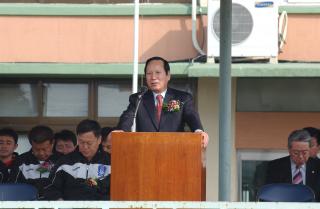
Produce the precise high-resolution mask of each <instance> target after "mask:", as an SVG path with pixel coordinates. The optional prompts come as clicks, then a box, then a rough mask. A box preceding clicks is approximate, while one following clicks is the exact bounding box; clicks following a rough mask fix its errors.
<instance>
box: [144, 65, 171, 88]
mask: <svg viewBox="0 0 320 209" xmlns="http://www.w3.org/2000/svg"><path fill="white" fill-rule="evenodd" d="M169 80H170V72H168V75H167V74H166V71H165V69H164V66H163V62H162V61H161V60H153V61H151V62H149V64H148V66H147V69H146V81H147V86H148V88H149V89H150V90H151V91H153V92H155V93H162V92H163V91H165V90H166V89H167V87H168V82H169Z"/></svg>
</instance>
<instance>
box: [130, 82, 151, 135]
mask: <svg viewBox="0 0 320 209" xmlns="http://www.w3.org/2000/svg"><path fill="white" fill-rule="evenodd" d="M147 91H148V88H147V87H145V86H142V87H141V89H140V92H141V93H140V94H139V95H138V100H137V106H136V110H135V111H134V115H133V123H132V126H131V132H136V131H137V127H136V118H137V113H138V109H139V106H140V103H141V100H142V96H143V95H144V94H145V93H146V92H147Z"/></svg>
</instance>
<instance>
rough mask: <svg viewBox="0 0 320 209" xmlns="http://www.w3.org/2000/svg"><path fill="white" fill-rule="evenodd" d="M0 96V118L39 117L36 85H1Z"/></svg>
mask: <svg viewBox="0 0 320 209" xmlns="http://www.w3.org/2000/svg"><path fill="white" fill-rule="evenodd" d="M0 95H1V102H0V117H33V116H37V115H38V113H37V108H38V107H37V92H36V85H35V84H31V83H20V84H0ZM17 110H19V111H17Z"/></svg>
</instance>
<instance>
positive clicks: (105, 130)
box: [101, 127, 115, 141]
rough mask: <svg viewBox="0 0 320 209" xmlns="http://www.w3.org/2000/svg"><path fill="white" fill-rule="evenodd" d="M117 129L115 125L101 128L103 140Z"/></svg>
mask: <svg viewBox="0 0 320 209" xmlns="http://www.w3.org/2000/svg"><path fill="white" fill-rule="evenodd" d="M113 130H115V128H113V127H103V128H102V129H101V141H105V140H107V137H108V135H109V134H110V133H111V132H112V131H113Z"/></svg>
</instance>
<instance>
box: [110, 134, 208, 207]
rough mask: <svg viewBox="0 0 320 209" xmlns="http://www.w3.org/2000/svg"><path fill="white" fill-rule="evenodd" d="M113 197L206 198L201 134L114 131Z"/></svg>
mask: <svg viewBox="0 0 320 209" xmlns="http://www.w3.org/2000/svg"><path fill="white" fill-rule="evenodd" d="M111 200H118V201H120V200H126V201H138V200H141V201H142V200H143V201H148V200H149V201H201V200H205V168H204V166H203V163H202V149H201V135H200V134H198V133H190V132H189V133H185V132H179V133H177V132H176V133H167V132H160V133H159V132H135V133H132V132H115V133H112V157H111Z"/></svg>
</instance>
